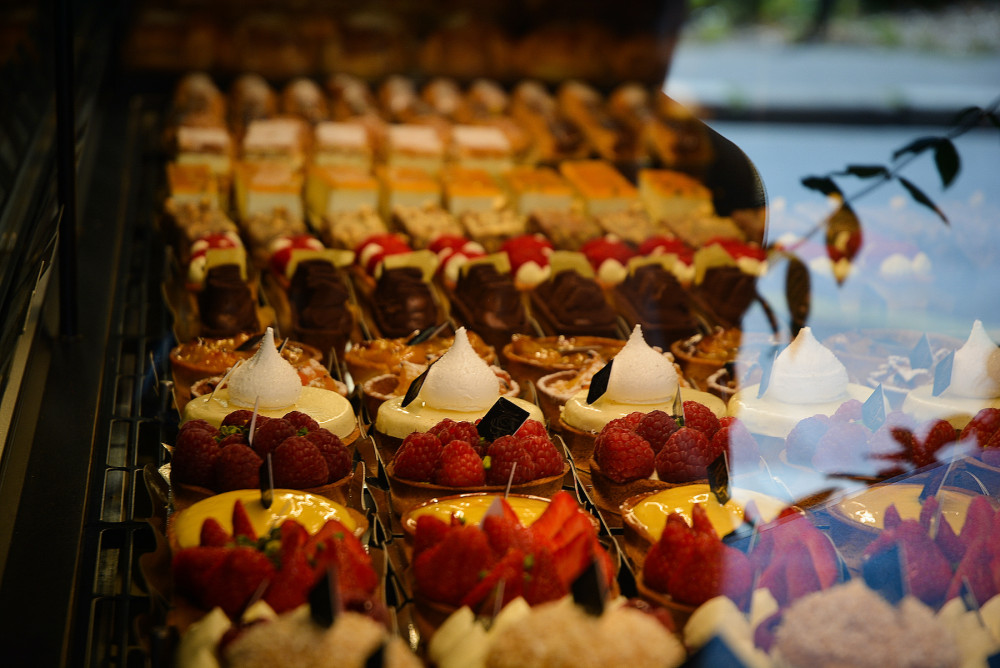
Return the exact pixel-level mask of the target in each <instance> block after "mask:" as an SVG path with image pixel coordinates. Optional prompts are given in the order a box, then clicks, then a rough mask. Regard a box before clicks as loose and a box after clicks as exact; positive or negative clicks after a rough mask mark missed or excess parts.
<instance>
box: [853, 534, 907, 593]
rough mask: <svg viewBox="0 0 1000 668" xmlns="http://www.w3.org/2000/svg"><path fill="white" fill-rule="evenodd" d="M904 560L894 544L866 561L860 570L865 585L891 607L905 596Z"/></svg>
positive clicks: (897, 546)
mask: <svg viewBox="0 0 1000 668" xmlns="http://www.w3.org/2000/svg"><path fill="white" fill-rule="evenodd" d="M904 559H905V557H904V556H903V551H902V550H900V549H899V545H898V544H895V543H894V544H893V545H891V546H889V548H888V549H886V550H882V551H881V552H879V553H877V554H874V555H872V556H871V557H869V558H868V559H866V560H865V562H864V565H863V566H862V569H861V572H862V575H863V576H864V578H865V584H867V585H868V586H869V587H870V588H871V589H873V590H874V591H877V592H878V593H879V594H881V595H882V598H884V599H886V600H887V601H889V602H890V603H892V604H893V605H895V604H896V603H899V601H901V600H903V597H904V596H906V594H907V591H906V590H907V586H906V577H905V575H904V574H905V573H906V565H905V564H904V563H903V562H904Z"/></svg>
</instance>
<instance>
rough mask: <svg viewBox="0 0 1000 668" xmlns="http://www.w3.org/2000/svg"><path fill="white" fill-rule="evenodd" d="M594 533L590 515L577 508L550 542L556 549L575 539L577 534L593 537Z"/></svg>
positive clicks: (595, 531)
mask: <svg viewBox="0 0 1000 668" xmlns="http://www.w3.org/2000/svg"><path fill="white" fill-rule="evenodd" d="M596 533H597V530H596V529H595V528H594V521H593V520H592V519H591V516H590V515H589V514H588V513H584V512H582V511H581V510H579V509H577V511H576V512H575V513H574V514H572V515H570V517H569V519H567V520H566V522H564V523H563V525H562V526H561V527H560V528H559V531H558V532H556V535H555V536H553V537H552V542H553V544H554V545H555V546H556V549H559V548H562V547H563V546H565V545H568V544H569V543H571V542H573V541H574V540H576V539H577V537H578V536H588V537H593V536H595V535H596Z"/></svg>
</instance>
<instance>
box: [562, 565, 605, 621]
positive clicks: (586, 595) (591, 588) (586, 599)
mask: <svg viewBox="0 0 1000 668" xmlns="http://www.w3.org/2000/svg"><path fill="white" fill-rule="evenodd" d="M570 592H571V593H572V594H573V602H574V603H576V604H577V605H579V606H580V607H581V608H583V610H584V612H586V613H587V614H588V615H593V616H594V617H600V616H601V615H603V614H604V603H605V598H606V597H607V587H606V586H605V583H604V578H603V574H602V573H601V567H600V565H599V564H598V563H597V559H591V561H590V565H589V566H587V567H586V568H585V569H583V572H582V573H580V575H579V577H577V578H576V579H575V580H573V584H572V585H570Z"/></svg>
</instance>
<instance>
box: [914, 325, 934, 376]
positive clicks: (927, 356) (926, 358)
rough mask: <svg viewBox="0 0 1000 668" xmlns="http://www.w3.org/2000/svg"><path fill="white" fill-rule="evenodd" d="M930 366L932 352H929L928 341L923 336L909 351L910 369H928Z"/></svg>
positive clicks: (932, 362)
mask: <svg viewBox="0 0 1000 668" xmlns="http://www.w3.org/2000/svg"><path fill="white" fill-rule="evenodd" d="M932 366H934V351H932V350H931V342H930V339H928V338H927V335H926V334H924V335H923V336H921V337H920V340H919V341H917V345H915V346H913V350H911V351H910V368H911V369H930V368H931V367H932Z"/></svg>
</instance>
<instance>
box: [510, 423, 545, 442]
mask: <svg viewBox="0 0 1000 668" xmlns="http://www.w3.org/2000/svg"><path fill="white" fill-rule="evenodd" d="M514 435H515V436H517V437H518V438H527V437H529V436H541V437H542V438H548V437H549V432H548V430H547V429H546V428H545V425H544V424H542V423H541V422H539V421H538V420H531V419H528V420H525V421H524V424H522V425H521V426H520V427H518V429H517V431H515V432H514Z"/></svg>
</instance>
